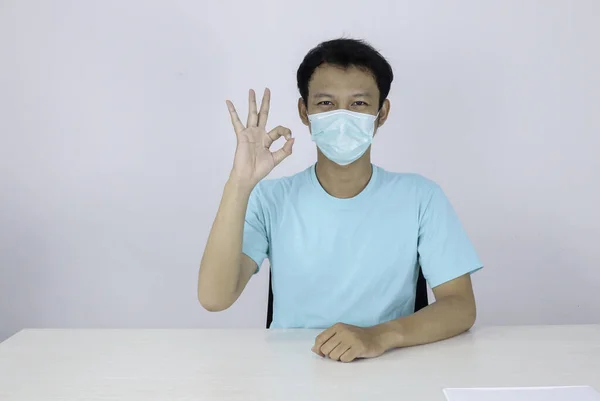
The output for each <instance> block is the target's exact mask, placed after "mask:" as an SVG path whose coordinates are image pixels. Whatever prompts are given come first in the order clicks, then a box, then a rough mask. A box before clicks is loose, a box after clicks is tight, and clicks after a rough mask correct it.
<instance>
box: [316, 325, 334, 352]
mask: <svg viewBox="0 0 600 401" xmlns="http://www.w3.org/2000/svg"><path fill="white" fill-rule="evenodd" d="M335 333H336V330H335V328H334V327H330V328H328V329H327V330H325V331H324V332H322V333H321V334H319V335H318V336H317V338H315V345H313V347H312V349H313V352H318V353H319V354H321V355H322V354H323V353H322V352H321V347H322V346H323V344H325V343H326V342H327V341H329V339H331V337H333V336H334V335H335Z"/></svg>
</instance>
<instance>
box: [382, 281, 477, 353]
mask: <svg viewBox="0 0 600 401" xmlns="http://www.w3.org/2000/svg"><path fill="white" fill-rule="evenodd" d="M433 293H434V295H435V299H436V301H435V302H434V303H432V304H431V305H429V306H427V307H425V308H423V309H421V310H420V311H418V312H417V313H415V314H413V315H410V316H406V317H403V318H400V319H397V320H392V321H390V322H387V323H383V324H382V325H380V326H379V327H378V328H379V329H380V330H381V333H382V337H381V338H382V341H383V344H384V348H386V349H391V348H398V347H409V346H412V345H420V344H428V343H432V342H435V341H440V340H444V339H447V338H450V337H454V336H456V335H458V334H460V333H463V332H465V331H467V330H469V329H470V328H471V327H472V326H473V324H474V323H475V318H476V316H477V312H476V307H475V296H474V295H473V286H472V284H471V276H470V275H469V274H466V275H463V276H460V277H458V278H456V279H454V280H452V281H449V282H447V283H444V284H442V285H440V286H437V287H435V288H433ZM376 327H377V326H376Z"/></svg>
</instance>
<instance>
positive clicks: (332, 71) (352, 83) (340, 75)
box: [308, 64, 379, 96]
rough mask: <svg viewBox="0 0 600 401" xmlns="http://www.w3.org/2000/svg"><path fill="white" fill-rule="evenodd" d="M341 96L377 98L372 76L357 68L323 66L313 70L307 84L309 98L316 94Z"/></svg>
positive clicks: (377, 90)
mask: <svg viewBox="0 0 600 401" xmlns="http://www.w3.org/2000/svg"><path fill="white" fill-rule="evenodd" d="M319 92H320V93H323V92H325V93H331V94H334V95H343V94H346V93H369V94H371V95H373V96H379V89H378V88H377V82H375V78H374V77H373V74H371V73H370V72H368V71H365V70H363V69H360V68H357V67H348V68H342V67H338V66H334V65H330V64H323V65H321V66H319V67H317V69H316V70H315V72H314V73H313V75H312V77H311V80H310V82H309V84H308V93H309V96H311V95H314V94H316V93H319Z"/></svg>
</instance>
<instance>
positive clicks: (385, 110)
mask: <svg viewBox="0 0 600 401" xmlns="http://www.w3.org/2000/svg"><path fill="white" fill-rule="evenodd" d="M390 106H391V105H390V101H389V100H388V99H385V100H384V101H383V106H381V109H380V110H379V117H377V128H379V127H381V126H382V125H383V124H385V122H386V121H387V118H388V116H389V115H390Z"/></svg>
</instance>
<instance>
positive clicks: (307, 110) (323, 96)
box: [298, 64, 389, 126]
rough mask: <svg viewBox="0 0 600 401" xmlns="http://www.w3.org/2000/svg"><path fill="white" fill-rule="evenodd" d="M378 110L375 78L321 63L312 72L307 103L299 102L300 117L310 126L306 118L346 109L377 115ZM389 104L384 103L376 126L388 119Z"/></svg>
mask: <svg viewBox="0 0 600 401" xmlns="http://www.w3.org/2000/svg"><path fill="white" fill-rule="evenodd" d="M378 108H379V88H378V87H377V83H376V82H375V78H374V77H373V75H372V74H370V73H369V72H367V71H364V70H361V69H359V68H356V67H349V68H340V67H337V66H333V65H329V64H323V65H321V66H319V67H318V68H317V69H316V70H315V72H314V73H313V75H312V77H311V80H310V82H309V84H308V99H307V104H306V105H305V104H304V101H303V100H302V99H300V100H299V103H298V109H299V112H300V118H301V119H302V121H303V122H304V124H305V125H309V123H308V118H307V115H309V114H316V113H323V112H326V111H332V110H338V109H346V110H350V111H355V112H358V113H366V114H372V115H376V114H377V112H378ZM388 110H389V102H388V101H387V100H386V101H385V102H384V105H383V107H382V109H381V111H380V113H379V119H378V123H377V124H376V126H381V125H382V124H383V122H384V121H385V119H386V118H387V113H388Z"/></svg>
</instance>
